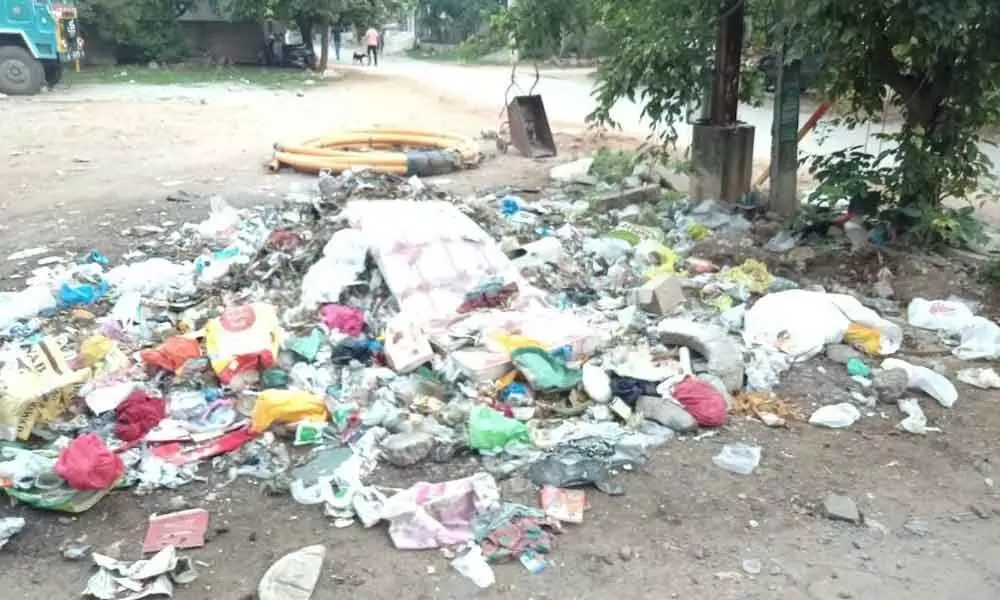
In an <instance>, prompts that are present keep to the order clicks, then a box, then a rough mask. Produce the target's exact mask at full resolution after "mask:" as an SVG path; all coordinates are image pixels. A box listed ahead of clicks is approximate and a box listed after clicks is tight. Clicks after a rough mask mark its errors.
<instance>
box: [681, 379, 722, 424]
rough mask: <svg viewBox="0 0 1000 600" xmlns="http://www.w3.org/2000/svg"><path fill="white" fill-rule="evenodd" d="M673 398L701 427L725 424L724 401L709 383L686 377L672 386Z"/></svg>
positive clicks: (720, 394)
mask: <svg viewBox="0 0 1000 600" xmlns="http://www.w3.org/2000/svg"><path fill="white" fill-rule="evenodd" d="M673 396H674V399H676V400H677V401H678V402H680V403H681V404H682V405H683V406H684V408H685V409H687V411H688V412H689V413H691V416H692V417H694V420H695V421H697V422H698V425H700V426H701V427H720V426H722V425H725V424H726V418H727V412H728V410H727V407H726V399H725V398H724V397H723V396H722V393H721V392H720V391H719V390H717V389H715V386H713V385H712V384H711V383H708V382H706V381H702V380H700V379H696V378H694V377H688V378H686V379H684V381H681V382H680V383H678V384H677V385H675V386H674V390H673Z"/></svg>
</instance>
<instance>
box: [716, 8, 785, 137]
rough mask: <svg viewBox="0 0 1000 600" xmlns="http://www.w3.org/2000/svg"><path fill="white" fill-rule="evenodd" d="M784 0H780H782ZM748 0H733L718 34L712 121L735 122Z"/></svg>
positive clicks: (720, 123) (725, 123)
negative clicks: (746, 1)
mask: <svg viewBox="0 0 1000 600" xmlns="http://www.w3.org/2000/svg"><path fill="white" fill-rule="evenodd" d="M779 1H780V0H779ZM745 16H746V4H745V0H731V2H730V3H729V4H728V6H727V7H726V8H725V11H724V12H723V13H722V18H721V19H720V20H719V26H718V29H717V30H716V35H715V78H714V80H713V81H712V108H711V110H712V113H711V115H712V116H711V123H712V125H732V124H734V123H736V114H737V111H738V109H739V99H740V66H741V62H742V57H743V23H744V20H745Z"/></svg>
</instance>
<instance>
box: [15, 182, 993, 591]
mask: <svg viewBox="0 0 1000 600" xmlns="http://www.w3.org/2000/svg"><path fill="white" fill-rule="evenodd" d="M749 228H750V223H749V221H747V220H746V218H745V217H744V216H743V215H741V214H734V213H733V211H731V210H729V209H728V208H726V207H724V206H722V205H719V204H717V203H714V202H705V203H701V204H698V205H692V204H691V203H689V202H684V201H678V202H667V201H658V200H657V199H656V198H654V199H653V201H652V202H646V203H643V204H630V205H625V206H620V207H618V208H613V209H609V208H607V206H606V205H602V204H600V203H595V202H594V201H593V200H592V199H587V198H586V197H585V196H583V197H581V196H580V195H579V194H578V193H577V192H576V191H574V190H573V188H572V186H569V187H560V188H557V189H555V190H553V191H552V192H550V193H548V194H545V195H543V197H542V198H540V199H538V200H534V201H528V200H525V199H524V198H523V197H521V196H518V195H516V194H514V193H506V192H500V193H494V194H488V195H485V196H483V197H478V198H469V199H465V198H457V197H453V196H451V195H449V194H447V193H445V192H442V191H440V190H436V189H434V188H432V187H430V186H428V185H426V184H425V183H424V182H422V181H421V180H419V179H417V178H410V179H404V178H401V177H397V176H393V175H385V174H377V173H372V172H365V171H361V172H357V173H354V172H347V173H345V174H343V175H340V176H337V177H328V176H326V177H322V178H321V179H320V182H319V184H318V191H317V193H316V194H315V195H306V196H301V197H294V198H289V199H288V201H286V202H285V203H284V204H283V205H282V206H274V207H260V208H254V209H245V210H237V209H234V208H232V207H231V206H229V205H227V204H225V203H224V202H222V201H221V200H213V203H212V210H211V214H210V215H209V216H208V218H207V219H206V220H205V221H203V222H201V223H198V224H186V225H183V226H181V227H180V228H178V229H176V230H174V231H164V232H163V233H162V234H161V236H160V238H159V239H158V240H147V241H146V242H144V244H143V245H141V246H140V247H139V248H137V249H136V250H135V251H134V252H132V253H131V254H130V255H128V256H126V257H125V259H124V260H123V262H122V264H120V265H111V264H110V261H109V260H108V259H107V258H106V257H105V256H104V255H102V254H101V253H100V252H97V251H94V252H90V253H88V254H87V255H86V256H82V257H79V259H78V260H76V261H74V262H72V264H61V265H60V264H53V263H51V262H46V264H45V265H44V266H42V267H40V268H38V269H36V270H35V272H34V273H33V274H32V276H31V277H30V278H29V280H28V281H27V286H26V287H25V289H23V290H22V291H20V292H16V293H9V294H0V336H2V337H0V339H2V340H3V346H2V351H0V440H3V441H2V442H0V489H2V490H3V491H4V492H5V493H6V494H7V495H9V496H11V497H12V498H15V499H16V500H18V501H20V502H22V503H24V504H26V505H29V506H32V507H36V508H40V509H48V510H56V511H64V512H70V513H76V512H82V511H86V510H88V509H90V508H91V507H93V506H94V505H95V504H97V503H98V502H100V501H101V499H102V498H103V497H105V496H106V495H107V494H109V493H111V492H112V491H115V490H132V491H133V492H134V493H137V494H146V493H151V492H154V491H155V490H161V489H177V488H181V487H183V486H186V485H191V484H193V483H194V482H198V481H203V480H204V478H205V477H206V475H207V474H209V472H214V473H222V474H224V476H225V477H226V478H227V479H228V480H235V479H237V478H244V477H245V478H252V479H256V480H261V481H264V482H266V483H267V485H268V486H270V487H271V488H273V489H276V490H281V491H284V492H287V493H288V494H289V495H290V496H291V499H293V500H294V501H295V502H297V503H300V504H304V505H315V506H317V507H318V509H321V510H322V511H323V513H324V514H325V515H327V516H328V517H329V518H331V519H332V520H333V523H334V524H335V525H336V526H338V527H349V526H353V525H355V524H358V523H359V524H361V525H362V526H364V527H374V526H376V525H377V524H379V523H381V522H388V533H389V536H390V538H391V539H392V541H393V543H394V544H395V546H396V547H397V548H400V549H424V548H452V549H454V548H457V547H462V548H466V551H465V552H464V553H463V554H462V555H461V556H459V557H458V558H456V559H455V561H454V566H455V568H456V569H458V570H459V571H460V572H462V573H463V574H466V575H468V576H469V577H470V579H472V580H473V581H474V582H476V583H477V584H478V585H481V586H484V587H485V586H488V585H490V584H491V583H492V581H493V578H492V571H491V570H490V566H489V565H490V564H492V563H497V562H502V561H506V560H516V561H520V562H521V563H522V564H523V565H524V566H525V568H527V569H529V570H530V571H532V572H538V571H539V570H542V569H544V567H545V564H546V558H545V557H546V555H547V554H548V553H549V552H550V551H551V549H552V545H553V539H554V537H553V536H554V535H555V534H557V533H558V532H559V531H560V530H561V527H562V525H561V524H563V523H579V522H581V521H582V520H583V511H584V508H585V505H586V499H585V497H584V495H583V492H582V491H581V490H578V489H576V488H581V487H588V486H592V487H595V488H596V489H598V490H600V491H601V492H603V493H607V494H612V495H616V494H623V493H625V487H624V484H623V482H622V479H621V478H620V477H619V474H620V473H621V472H623V471H628V470H630V469H632V468H634V467H635V466H637V465H639V464H641V463H642V462H643V461H645V460H646V458H647V457H648V454H649V451H650V450H651V449H652V448H655V447H657V446H659V445H661V444H664V443H666V442H668V441H669V440H671V439H672V438H674V437H676V436H677V435H681V434H688V433H693V432H697V431H698V430H701V429H713V428H719V427H722V426H724V425H725V424H726V423H727V421H728V419H729V418H730V415H731V414H735V413H744V414H746V415H750V416H752V417H753V418H756V419H759V420H760V421H762V422H764V423H765V424H767V425H770V426H774V425H783V424H785V422H786V421H787V420H791V419H795V418H802V417H801V415H798V414H797V411H796V410H794V408H793V407H789V405H788V403H787V402H785V401H783V400H781V399H778V398H775V397H773V396H769V395H768V394H767V392H768V391H769V390H772V389H773V388H775V387H776V386H777V385H778V384H779V381H780V377H781V375H782V374H783V373H784V372H785V371H787V370H788V369H789V368H790V366H791V364H793V363H795V362H800V361H804V360H808V359H809V358H812V357H814V356H816V355H817V354H819V353H822V352H824V351H825V352H827V354H828V355H830V354H831V352H834V353H836V352H840V354H839V355H840V356H843V357H847V358H845V360H844V361H843V362H845V363H846V365H847V369H848V370H849V371H850V372H851V374H852V375H853V376H854V377H855V379H856V380H857V381H858V382H859V390H867V391H866V392H864V393H863V392H860V391H859V392H858V394H857V402H856V403H847V404H837V405H832V406H825V407H821V408H820V409H819V410H817V411H815V412H814V413H813V414H812V416H811V417H809V422H811V423H814V424H816V425H821V426H827V427H846V426H849V425H851V424H853V423H854V422H855V421H857V419H859V418H861V416H862V410H867V409H870V408H871V407H873V406H874V402H875V401H877V400H878V399H879V398H874V397H873V395H874V396H878V395H881V396H882V398H881V399H882V400H886V399H888V400H891V401H898V404H899V408H900V410H901V411H902V413H903V414H904V415H906V418H905V420H904V422H903V424H901V426H902V427H903V428H905V429H907V430H908V431H912V432H914V433H925V432H926V431H930V430H931V428H929V427H927V426H926V418H924V417H923V415H922V413H921V412H920V407H919V404H918V403H917V401H916V400H914V399H913V398H912V397H910V395H908V394H907V393H906V390H908V389H920V390H923V391H924V392H926V393H927V394H929V395H930V396H932V397H933V398H935V399H936V400H937V401H938V402H940V403H941V404H942V405H944V406H952V405H953V404H954V403H955V401H956V398H957V393H956V391H955V388H954V386H953V385H952V384H951V383H950V382H948V380H947V379H945V378H943V377H942V376H940V375H938V374H936V373H934V372H933V371H931V370H929V369H926V368H924V367H920V366H915V365H911V364H909V363H906V362H904V361H902V360H899V359H895V358H886V359H884V360H883V361H882V362H881V365H880V368H878V369H873V367H872V366H871V364H870V363H871V360H872V357H882V356H888V355H891V354H893V353H895V352H896V351H898V349H899V348H900V344H901V343H902V332H901V329H900V326H899V324H897V323H895V322H892V321H889V320H886V319H883V318H882V317H880V316H879V315H878V314H877V313H876V312H875V311H873V310H871V309H869V308H866V307H865V306H863V305H862V304H861V303H860V302H859V301H858V300H857V299H855V298H854V297H852V296H849V295H844V294H833V293H826V292H824V291H821V290H815V289H797V287H798V286H797V285H796V284H795V283H794V282H792V281H789V280H787V279H782V278H779V277H774V276H773V275H772V274H771V273H769V272H768V269H767V267H766V266H765V265H764V264H763V263H761V262H759V261H756V260H753V259H748V260H746V261H745V262H744V263H742V264H739V265H731V266H722V265H715V264H712V263H711V262H709V261H706V260H702V259H699V258H698V257H696V256H693V255H691V250H692V249H693V248H694V247H695V245H696V243H697V242H698V241H700V240H703V239H705V238H707V237H710V236H743V235H746V233H747V232H748V231H749ZM921 302H923V301H921ZM946 308H947V309H948V311H950V312H947V311H945V309H946ZM962 308H964V306H963V305H960V304H957V303H948V302H938V303H930V304H918V302H917V301H914V303H913V304H911V305H910V310H909V313H910V314H909V319H910V323H911V324H913V325H915V326H918V327H925V328H928V329H935V330H939V331H942V332H944V333H945V334H947V335H953V336H956V337H957V338H959V340H960V341H959V345H958V347H957V348H956V350H955V353H956V356H959V357H961V358H970V359H971V358H987V357H992V358H996V357H997V354H998V347H1000V345H998V340H1000V335H998V333H1000V329H998V328H997V326H996V324H994V323H992V322H990V321H987V320H985V319H981V318H979V317H975V316H974V315H973V314H972V313H971V312H968V313H962ZM965 310H966V311H968V309H967V308H966V309H965ZM958 313H961V314H958ZM831 348H834V350H831ZM837 348H839V350H837ZM990 373H992V375H990ZM963 377H964V379H963V381H965V380H969V381H970V382H971V381H975V382H976V385H980V386H981V387H989V386H993V387H996V386H997V380H996V374H995V372H991V371H990V372H985V371H983V370H977V371H975V372H972V371H970V372H968V373H965V374H964V375H963ZM468 453H475V454H476V455H478V456H479V458H480V463H481V466H482V469H481V472H479V473H477V474H475V475H472V476H470V477H466V478H462V479H457V480H453V481H446V482H438V483H419V484H416V485H414V486H412V487H411V488H408V489H406V490H403V491H398V490H397V491H395V493H394V491H393V490H385V489H384V488H380V487H379V486H377V485H373V484H372V478H373V474H374V473H375V471H376V470H377V469H378V466H379V464H380V463H383V464H384V463H389V464H391V465H394V466H396V467H411V466H413V465H417V464H419V463H422V462H425V461H435V462H442V463H443V462H448V461H450V460H452V459H454V458H455V457H456V456H458V455H460V454H468ZM760 460H761V449H760V448H759V447H756V446H753V445H749V444H730V445H727V446H726V447H725V448H724V449H723V451H722V452H721V453H720V454H719V455H718V456H716V457H715V459H714V462H715V464H716V465H718V466H719V467H721V468H724V469H727V470H729V471H733V472H736V473H743V474H749V473H752V472H753V470H754V469H755V468H756V466H757V464H758V463H759V462H760ZM515 474H522V475H523V476H524V477H526V478H527V479H528V480H529V481H530V482H531V483H532V484H534V485H535V486H537V488H538V489H539V492H540V496H539V498H540V504H539V506H537V507H531V506H525V505H520V504H515V503H509V502H505V501H503V500H502V499H501V497H500V489H499V487H498V484H497V481H498V480H500V479H503V478H507V477H511V476H513V475H515ZM171 518H176V519H180V520H184V522H186V523H189V525H190V526H189V527H188V528H187V530H188V531H191V530H194V531H197V530H198V528H199V527H200V528H202V531H203V529H204V527H205V526H206V524H207V519H208V515H207V514H200V513H199V514H179V515H173V516H171ZM191 523H193V525H191ZM23 526H24V523H23V521H18V520H11V519H7V520H3V521H0V545H2V544H3V543H4V541H6V539H8V538H10V537H11V536H13V535H15V534H16V533H17V532H18V531H19V530H20V529H21V527H23ZM160 527H161V528H162V527H163V525H162V524H161V525H160ZM156 531H157V529H156V527H154V523H152V522H151V524H150V536H149V537H148V538H147V543H146V544H145V548H144V549H145V550H146V551H147V552H158V553H159V554H157V555H156V556H155V557H154V558H153V559H152V560H151V561H146V562H143V563H142V564H141V565H140V567H136V566H135V565H131V566H130V565H128V564H125V563H121V562H119V561H117V560H114V559H110V558H108V557H103V556H101V555H94V559H95V561H96V562H97V564H98V565H99V566H100V571H99V573H98V575H96V576H95V577H98V576H100V577H99V579H97V580H92V581H91V585H90V586H88V592H87V593H88V594H92V595H95V596H96V597H100V598H115V597H120V594H124V593H127V592H128V590H127V589H125V588H123V587H121V583H120V582H119V583H118V584H116V583H115V581H116V579H115V577H114V574H116V573H117V574H119V575H122V576H123V577H130V575H127V574H128V573H132V574H133V575H134V572H135V571H137V570H138V571H142V572H146V571H148V573H149V574H150V576H149V577H148V578H145V585H147V586H160V587H168V586H169V585H171V582H174V583H177V582H181V583H183V582H185V581H189V580H190V574H187V575H185V576H179V574H178V572H177V568H178V564H181V565H182V566H183V565H184V564H185V563H184V562H183V560H181V559H180V558H179V557H178V556H177V555H176V552H175V551H176V550H178V549H183V548H187V547H197V546H198V545H200V544H203V543H204V540H203V536H202V537H201V539H199V537H198V536H197V535H194V536H193V537H191V538H190V539H189V538H184V539H177V538H176V537H174V538H170V537H169V536H168V537H163V536H158V535H157V533H156ZM310 552H312V553H313V554H315V552H313V551H312V550H310ZM306 554H308V555H309V556H312V554H310V553H309V552H307V553H306ZM320 561H321V559H320ZM136 564H140V563H136ZM143 569H145V570H143ZM133 579H135V577H133ZM139 579H143V578H139ZM116 586H117V587H116ZM132 587H135V586H132ZM155 589H159V588H155ZM95 590H97V591H96V592H95ZM132 591H133V592H134V591H135V590H134V589H133V590H132Z"/></svg>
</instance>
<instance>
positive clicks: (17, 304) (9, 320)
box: [0, 285, 56, 330]
mask: <svg viewBox="0 0 1000 600" xmlns="http://www.w3.org/2000/svg"><path fill="white" fill-rule="evenodd" d="M55 308H56V299H55V297H54V296H53V295H52V292H50V291H49V288H48V287H47V286H41V285H40V286H34V287H29V288H26V289H23V290H21V291H20V292H13V293H0V330H3V329H6V328H8V327H10V326H11V325H13V324H14V323H16V322H17V321H20V320H23V319H30V318H31V317H34V316H36V315H37V314H38V313H40V312H43V311H46V310H53V309H55Z"/></svg>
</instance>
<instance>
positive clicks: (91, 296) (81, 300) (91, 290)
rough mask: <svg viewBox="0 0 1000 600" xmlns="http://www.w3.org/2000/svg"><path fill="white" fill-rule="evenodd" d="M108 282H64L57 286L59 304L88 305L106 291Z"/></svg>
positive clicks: (69, 305)
mask: <svg viewBox="0 0 1000 600" xmlns="http://www.w3.org/2000/svg"><path fill="white" fill-rule="evenodd" d="M109 289H110V287H109V286H108V282H106V281H102V282H100V283H98V284H93V283H78V284H74V283H68V282H67V283H64V284H62V285H61V286H60V287H59V305H60V306H62V307H71V306H89V305H91V304H94V303H95V302H97V301H98V300H100V299H101V298H102V297H103V296H104V295H105V294H107V293H108V290H109Z"/></svg>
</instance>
